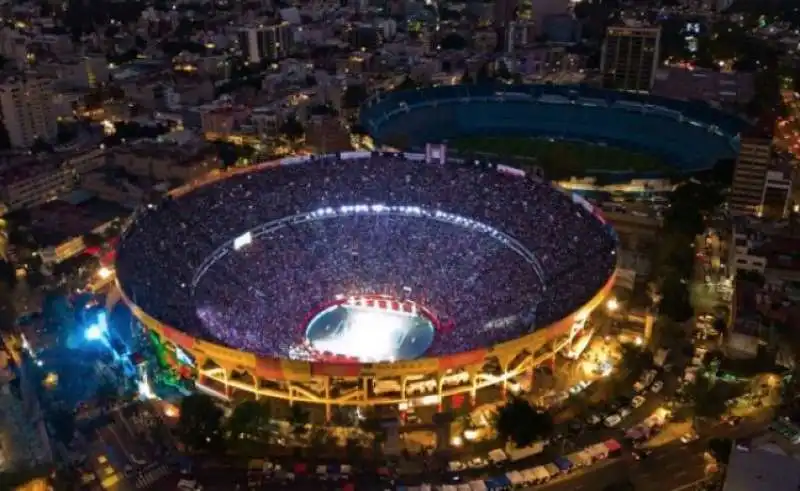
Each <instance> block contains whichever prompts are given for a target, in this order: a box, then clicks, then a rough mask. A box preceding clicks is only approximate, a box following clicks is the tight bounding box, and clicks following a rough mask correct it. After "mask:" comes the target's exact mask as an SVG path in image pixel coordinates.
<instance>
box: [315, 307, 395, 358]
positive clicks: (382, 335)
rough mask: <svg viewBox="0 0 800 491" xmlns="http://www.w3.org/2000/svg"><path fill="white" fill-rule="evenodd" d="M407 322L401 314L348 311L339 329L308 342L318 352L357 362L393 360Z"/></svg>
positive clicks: (358, 310)
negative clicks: (344, 357) (351, 358)
mask: <svg viewBox="0 0 800 491" xmlns="http://www.w3.org/2000/svg"><path fill="white" fill-rule="evenodd" d="M410 322H411V319H410V318H409V317H408V316H404V315H397V314H394V313H388V312H384V311H377V310H360V309H349V311H348V316H347V321H346V322H345V323H344V325H342V326H341V328H340V329H338V330H337V331H336V332H335V333H332V334H331V335H329V336H326V337H324V338H320V339H314V340H311V344H312V346H313V347H314V349H316V350H318V351H323V352H324V351H328V352H330V353H335V354H337V355H343V356H348V357H353V358H358V359H360V360H376V361H387V360H394V359H396V357H397V348H398V345H399V344H400V343H401V340H402V338H403V337H404V335H405V334H406V332H407V331H408V329H409V323H410Z"/></svg>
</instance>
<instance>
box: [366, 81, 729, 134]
mask: <svg viewBox="0 0 800 491" xmlns="http://www.w3.org/2000/svg"><path fill="white" fill-rule="evenodd" d="M476 101H477V102H481V101H482V102H505V101H514V102H528V103H532V104H535V103H545V104H563V105H579V106H585V107H604V108H607V109H619V110H624V111H636V112H641V113H643V114H654V115H656V114H658V115H663V116H667V117H671V118H672V119H674V120H675V121H677V122H679V123H689V124H692V125H694V126H698V127H701V128H705V129H706V130H708V132H709V133H713V134H715V135H717V136H721V137H727V138H730V139H731V140H732V141H733V140H734V139H735V137H732V136H730V135H727V134H726V133H724V132H723V131H722V130H721V129H720V127H719V126H717V125H713V124H708V123H705V122H702V121H699V120H696V119H693V118H690V117H689V116H686V115H685V114H683V113H682V112H681V111H678V110H676V109H670V108H668V107H664V106H661V105H658V104H645V103H640V102H631V101H613V102H609V101H605V100H602V99H597V98H588V97H576V98H574V99H572V98H568V97H565V96H559V95H553V94H544V95H540V96H538V97H537V96H532V95H529V94H523V93H519V92H502V91H498V92H496V93H494V94H493V95H489V96H475V95H465V96H461V97H447V98H440V99H434V100H421V101H416V102H413V103H411V104H408V103H407V102H405V101H403V102H399V103H398V107H397V108H395V109H392V110H390V111H386V112H384V113H383V114H382V115H380V116H378V117H376V118H374V119H371V120H370V121H369V126H370V129H371V130H372V131H377V130H378V128H380V127H381V126H382V125H383V123H385V122H386V121H388V120H390V119H392V118H393V117H394V116H396V115H398V114H402V113H407V112H408V111H409V110H410V109H411V108H419V107H428V106H432V107H435V106H438V105H443V104H452V103H462V102H476ZM380 102H381V99H380V98H379V97H376V98H375V99H374V100H370V101H368V103H367V105H368V106H371V105H373V104H379V103H380Z"/></svg>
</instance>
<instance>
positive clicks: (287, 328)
mask: <svg viewBox="0 0 800 491" xmlns="http://www.w3.org/2000/svg"><path fill="white" fill-rule="evenodd" d="M616 248H617V240H616V235H615V233H614V231H613V229H612V228H611V227H610V226H609V225H608V224H606V223H605V222H604V220H603V218H602V216H601V215H600V214H599V212H597V211H596V210H595V209H594V208H593V207H592V205H591V204H590V203H588V202H587V201H585V200H584V199H582V198H581V197H579V196H577V195H572V194H569V193H566V192H564V191H563V190H561V189H558V188H556V187H554V186H553V185H552V184H550V183H549V182H546V181H542V180H540V179H538V178H536V177H533V176H529V175H526V174H525V173H524V172H523V171H520V170H518V169H515V168H511V167H507V166H504V165H495V164H491V163H488V162H472V161H470V162H464V161H456V160H452V159H451V160H447V159H445V158H444V157H443V155H442V156H441V158H431V155H430V154H427V155H426V154H412V153H377V152H372V153H370V152H348V153H342V154H335V155H325V156H312V157H291V158H285V159H283V160H280V161H276V162H268V163H264V164H261V165H257V166H253V167H249V168H245V169H232V170H229V171H225V172H219V173H216V174H214V175H212V176H209V177H207V178H205V179H204V180H202V181H200V182H194V183H191V184H190V185H187V186H184V187H183V188H179V189H177V190H175V191H174V192H172V193H171V194H170V195H169V196H168V197H166V198H164V199H163V200H160V201H159V202H154V203H150V204H148V205H147V206H146V207H143V208H142V209H141V210H140V211H139V212H138V213H137V215H136V216H135V217H134V220H133V222H132V224H131V226H129V227H128V229H127V230H126V232H125V234H124V236H123V238H122V240H121V242H120V245H119V248H118V254H117V260H116V271H117V282H118V287H119V290H120V292H121V294H122V297H123V299H124V301H125V302H126V303H127V304H128V305H129V306H130V307H131V310H132V312H133V313H134V315H136V317H137V318H138V319H139V320H140V321H141V322H142V323H143V325H144V326H145V327H146V328H147V329H149V330H151V331H152V332H153V333H155V335H157V336H158V337H159V338H160V340H161V341H162V342H163V343H165V344H166V345H168V346H170V347H171V349H173V350H175V351H176V352H179V353H180V354H181V356H179V357H178V358H179V359H181V360H184V362H185V363H188V364H191V365H192V366H193V367H194V368H195V369H196V374H197V383H198V385H200V386H203V387H208V388H220V389H219V394H220V395H221V396H229V395H230V394H231V393H232V392H233V391H237V390H240V391H248V392H250V393H254V394H256V395H257V396H259V397H275V398H280V399H285V400H288V401H291V402H295V401H303V402H309V403H317V404H323V405H325V407H326V408H327V409H328V410H330V408H331V406H336V405H372V404H397V403H401V402H407V401H410V400H412V399H417V398H421V397H425V398H428V399H430V398H433V399H435V400H437V401H441V400H442V398H444V397H447V396H451V395H455V394H462V393H471V394H472V395H474V394H475V392H476V391H477V390H479V389H481V388H484V387H488V386H492V385H498V384H506V382H507V381H509V380H510V379H511V378H513V377H515V376H518V375H520V374H523V373H527V372H530V371H532V369H533V368H534V367H535V366H537V365H538V364H540V363H542V362H544V361H546V360H549V359H552V358H553V357H554V356H555V353H557V352H558V350H560V349H562V348H563V347H565V346H566V345H568V344H569V343H570V341H571V339H572V338H573V337H574V336H575V334H576V333H577V332H578V331H579V330H580V328H581V327H582V325H583V322H584V321H585V319H586V317H587V316H588V314H589V312H591V310H592V309H593V308H595V307H596V306H597V305H598V304H600V303H601V302H602V301H603V300H604V298H605V297H606V296H607V295H608V294H609V292H610V290H611V288H612V286H613V283H614V279H615V275H616V267H617V254H616V252H617V251H616ZM487 367H494V368H487ZM215 390H216V389H215Z"/></svg>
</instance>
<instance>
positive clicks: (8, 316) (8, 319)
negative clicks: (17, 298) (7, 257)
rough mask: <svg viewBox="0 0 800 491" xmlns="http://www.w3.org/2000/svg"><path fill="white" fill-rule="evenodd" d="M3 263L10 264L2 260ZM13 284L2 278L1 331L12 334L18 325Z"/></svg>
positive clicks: (0, 294)
mask: <svg viewBox="0 0 800 491" xmlns="http://www.w3.org/2000/svg"><path fill="white" fill-rule="evenodd" d="M0 263H2V264H8V263H6V262H5V261H0ZM12 289H13V286H12V285H11V284H10V283H8V282H6V281H3V279H0V333H6V334H10V333H12V332H14V330H15V329H16V325H17V310H16V307H15V306H14V295H13V292H12Z"/></svg>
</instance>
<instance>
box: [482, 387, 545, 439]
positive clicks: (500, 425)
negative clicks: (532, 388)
mask: <svg viewBox="0 0 800 491" xmlns="http://www.w3.org/2000/svg"><path fill="white" fill-rule="evenodd" d="M494 425H495V430H496V431H497V434H498V435H499V436H500V439H501V440H503V441H505V442H509V441H510V442H513V443H514V445H516V446H517V447H527V446H529V445H531V444H532V443H534V442H536V441H537V440H542V439H545V438H547V437H549V436H550V435H551V434H552V432H553V418H552V416H551V415H550V413H548V412H546V411H541V410H539V409H538V408H536V407H534V406H533V405H532V404H531V403H530V402H528V401H526V400H525V399H521V398H518V397H514V398H512V399H511V400H509V401H508V402H507V403H505V404H504V405H502V406H501V407H500V409H499V410H498V411H497V415H496V417H495V421H494Z"/></svg>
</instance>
